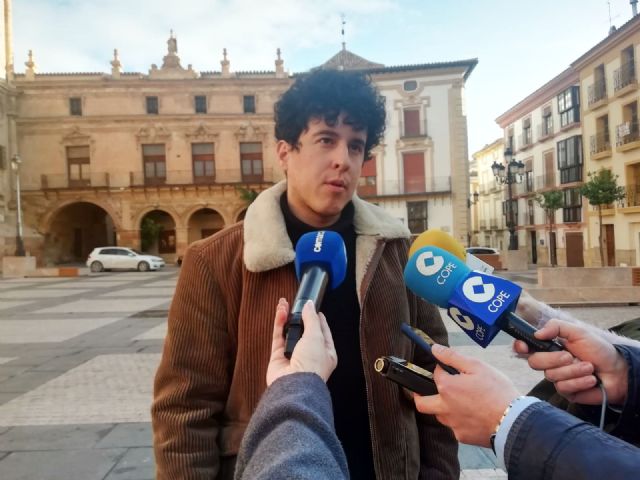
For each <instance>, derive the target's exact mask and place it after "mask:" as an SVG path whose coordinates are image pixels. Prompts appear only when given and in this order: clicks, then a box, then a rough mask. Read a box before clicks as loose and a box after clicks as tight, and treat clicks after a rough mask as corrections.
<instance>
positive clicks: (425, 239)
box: [409, 228, 467, 262]
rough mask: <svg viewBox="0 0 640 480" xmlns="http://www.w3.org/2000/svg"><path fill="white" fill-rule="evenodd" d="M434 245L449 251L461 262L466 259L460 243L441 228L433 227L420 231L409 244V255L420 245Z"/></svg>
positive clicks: (465, 252) (465, 253)
mask: <svg viewBox="0 0 640 480" xmlns="http://www.w3.org/2000/svg"><path fill="white" fill-rule="evenodd" d="M429 245H431V246H434V247H438V248H441V249H443V250H446V251H447V252H450V253H451V254H452V255H455V256H456V257H458V258H459V259H460V260H462V261H463V262H464V261H466V259H467V251H466V250H465V249H464V247H463V246H462V244H461V243H460V242H459V241H457V240H456V239H455V238H453V237H452V236H451V235H449V234H448V233H446V232H443V231H442V230H436V229H434V228H432V229H430V230H426V231H424V232H422V233H421V234H420V235H418V237H417V238H416V239H415V240H414V241H413V243H412V244H411V248H410V249H409V256H411V255H413V254H414V253H416V252H417V251H418V250H420V249H421V248H422V247H427V246H429Z"/></svg>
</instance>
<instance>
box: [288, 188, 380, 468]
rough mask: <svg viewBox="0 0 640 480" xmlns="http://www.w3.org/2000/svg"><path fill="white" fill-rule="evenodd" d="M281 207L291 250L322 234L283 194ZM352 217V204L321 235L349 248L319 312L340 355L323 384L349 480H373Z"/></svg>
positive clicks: (354, 233) (354, 234)
mask: <svg viewBox="0 0 640 480" xmlns="http://www.w3.org/2000/svg"><path fill="white" fill-rule="evenodd" d="M280 207H281V209H282V213H283V215H284V219H285V223H286V225H287V233H288V234H289V238H290V239H291V243H292V244H293V245H294V247H295V245H296V244H297V243H298V240H299V239H300V237H301V236H302V235H304V234H305V233H307V232H313V231H316V230H320V229H318V228H315V227H312V226H310V225H307V224H306V223H304V222H302V221H300V220H299V219H298V218H296V217H295V216H294V215H293V213H292V212H291V210H290V209H289V204H288V203H287V194H286V192H285V193H284V194H283V195H282V197H281V198H280ZM353 212H354V210H353V203H351V202H349V203H348V204H347V205H346V206H345V208H344V209H343V210H342V214H341V215H340V218H339V219H338V221H337V222H336V223H334V224H333V225H331V226H329V227H326V228H324V229H322V230H331V231H334V232H337V233H339V234H340V235H341V236H342V239H343V240H344V244H345V246H346V248H347V275H346V277H345V279H344V282H342V284H341V285H340V286H339V287H338V288H336V289H335V290H329V289H327V291H326V293H325V295H324V300H323V302H322V305H320V306H319V310H320V311H321V312H322V313H324V315H325V317H327V323H328V324H329V328H330V329H331V335H332V336H333V342H334V344H335V347H336V353H337V354H338V366H337V368H336V369H335V371H334V372H333V374H332V375H331V377H330V378H329V381H328V382H327V387H329V392H330V393H331V401H332V403H333V414H334V418H335V427H336V433H337V435H338V438H339V439H340V442H342V447H343V448H344V451H345V454H346V456H347V462H348V464H349V473H350V476H351V478H352V479H354V480H359V479H362V480H371V479H375V470H374V467H373V451H372V447H371V431H370V427H369V413H368V406H367V390H366V384H365V379H364V371H363V367H362V356H361V351H360V305H359V304H358V295H357V292H356V232H355V229H354V227H353ZM292 300H293V299H289V301H292Z"/></svg>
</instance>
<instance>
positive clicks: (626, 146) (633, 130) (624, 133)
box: [616, 120, 640, 152]
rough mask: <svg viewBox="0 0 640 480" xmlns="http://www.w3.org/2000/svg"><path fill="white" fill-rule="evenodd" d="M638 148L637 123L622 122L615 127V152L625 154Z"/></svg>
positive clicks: (639, 133)
mask: <svg viewBox="0 0 640 480" xmlns="http://www.w3.org/2000/svg"><path fill="white" fill-rule="evenodd" d="M638 147H640V129H639V128H638V121H637V120H636V121H635V122H624V123H621V124H620V125H618V126H617V127H616V151H618V152H625V151H627V150H633V149H634V148H638Z"/></svg>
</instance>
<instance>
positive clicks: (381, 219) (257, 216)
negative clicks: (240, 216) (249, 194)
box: [243, 180, 409, 272]
mask: <svg viewBox="0 0 640 480" xmlns="http://www.w3.org/2000/svg"><path fill="white" fill-rule="evenodd" d="M286 189H287V182H286V180H283V181H281V182H279V183H277V184H275V185H274V186H273V187H271V188H269V189H267V190H265V191H264V192H262V193H261V194H260V195H258V197H257V198H256V199H255V200H254V202H253V203H252V204H251V205H250V206H249V208H248V209H247V214H246V216H245V219H244V252H243V257H244V263H245V265H246V267H247V270H249V271H250V272H265V271H268V270H272V269H274V268H278V267H281V266H283V265H286V264H287V263H290V262H293V260H294V258H295V251H294V249H293V245H292V244H291V240H290V239H289V236H288V235H287V228H286V225H285V223H284V217H283V216H282V210H281V209H280V196H281V195H282V194H283V193H284V191H285V190H286ZM353 206H354V210H355V212H354V217H353V225H354V227H355V230H356V234H357V235H367V236H372V237H378V238H380V239H385V240H391V239H395V238H409V231H408V230H407V229H406V227H405V226H404V225H403V224H402V223H401V222H400V221H398V220H397V219H396V218H393V217H392V216H390V215H389V214H388V213H387V212H386V211H384V210H383V209H382V208H380V207H378V206H376V205H373V204H371V203H368V202H365V201H364V200H362V199H360V198H358V197H357V196H356V195H354V196H353Z"/></svg>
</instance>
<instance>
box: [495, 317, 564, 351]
mask: <svg viewBox="0 0 640 480" xmlns="http://www.w3.org/2000/svg"><path fill="white" fill-rule="evenodd" d="M506 317H507V318H506V320H507V321H506V322H505V324H504V325H503V326H502V331H503V332H506V333H508V334H509V335H511V336H512V337H513V338H515V339H517V340H522V341H523V342H525V343H526V344H527V345H529V348H530V349H532V350H534V351H536V352H560V351H562V350H564V347H563V346H562V345H561V344H560V343H558V342H556V341H555V340H540V339H539V338H536V337H535V336H534V333H535V332H537V331H538V329H537V328H536V327H534V326H533V325H531V324H530V323H528V322H527V321H526V320H524V319H523V318H521V317H519V316H518V315H516V314H515V313H514V312H509V313H508V314H507V316H506Z"/></svg>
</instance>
